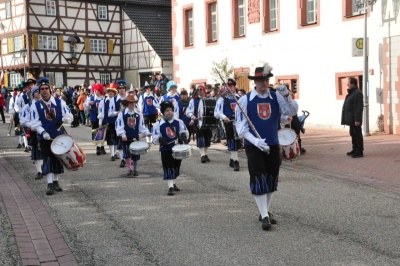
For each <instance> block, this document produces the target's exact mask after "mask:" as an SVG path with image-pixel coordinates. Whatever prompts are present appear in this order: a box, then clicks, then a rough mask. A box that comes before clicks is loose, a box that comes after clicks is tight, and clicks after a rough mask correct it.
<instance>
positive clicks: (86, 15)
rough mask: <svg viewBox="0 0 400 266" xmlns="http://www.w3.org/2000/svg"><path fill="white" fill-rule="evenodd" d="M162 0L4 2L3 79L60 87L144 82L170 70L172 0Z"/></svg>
mask: <svg viewBox="0 0 400 266" xmlns="http://www.w3.org/2000/svg"><path fill="white" fill-rule="evenodd" d="M157 2H158V1H140V0H137V1H135V0H131V1H124V0H110V1H104V0H98V1H65V0H8V1H0V43H1V46H0V48H1V55H0V65H1V68H2V71H3V75H2V76H3V77H4V78H3V83H4V84H5V85H6V86H9V87H13V86H16V85H17V84H18V83H19V82H20V80H21V79H23V76H24V73H25V75H26V77H35V78H38V77H41V76H48V77H49V78H50V80H51V82H52V84H54V85H56V86H57V87H64V86H74V85H77V84H82V83H87V84H91V83H93V82H101V83H104V84H106V83H109V82H111V81H115V80H117V79H121V78H123V79H126V80H127V82H128V83H130V84H133V86H135V87H138V86H140V85H143V84H144V82H145V80H148V79H149V78H150V76H151V74H153V73H157V72H164V73H166V74H167V75H171V74H172V44H171V36H170V35H171V30H170V29H171V10H170V2H169V1H159V2H160V3H157ZM164 2H165V3H164ZM141 27H142V28H143V30H142V29H141ZM160 32H161V33H163V34H161V35H160V34H158V35H157V33H160ZM168 42H169V44H168ZM24 51H25V53H24Z"/></svg>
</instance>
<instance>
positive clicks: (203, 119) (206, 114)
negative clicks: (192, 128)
mask: <svg viewBox="0 0 400 266" xmlns="http://www.w3.org/2000/svg"><path fill="white" fill-rule="evenodd" d="M215 105H216V101H215V99H212V98H201V99H200V100H199V108H198V115H197V117H198V118H199V123H198V124H197V126H198V127H199V128H212V127H218V120H217V119H216V118H215V116H214V109H215Z"/></svg>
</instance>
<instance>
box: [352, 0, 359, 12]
mask: <svg viewBox="0 0 400 266" xmlns="http://www.w3.org/2000/svg"><path fill="white" fill-rule="evenodd" d="M351 2H352V3H351V10H352V13H353V15H358V14H360V12H361V5H358V6H357V4H359V3H361V1H360V0H352V1H351Z"/></svg>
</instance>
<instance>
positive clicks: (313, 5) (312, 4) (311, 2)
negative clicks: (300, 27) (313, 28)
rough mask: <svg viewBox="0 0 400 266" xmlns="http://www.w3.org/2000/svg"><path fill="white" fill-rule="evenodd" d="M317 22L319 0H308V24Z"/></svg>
mask: <svg viewBox="0 0 400 266" xmlns="http://www.w3.org/2000/svg"><path fill="white" fill-rule="evenodd" d="M314 22H317V0H307V24H310V23H314Z"/></svg>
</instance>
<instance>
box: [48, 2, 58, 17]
mask: <svg viewBox="0 0 400 266" xmlns="http://www.w3.org/2000/svg"><path fill="white" fill-rule="evenodd" d="M46 15H48V16H56V15H57V10H56V1H55V0H46Z"/></svg>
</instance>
